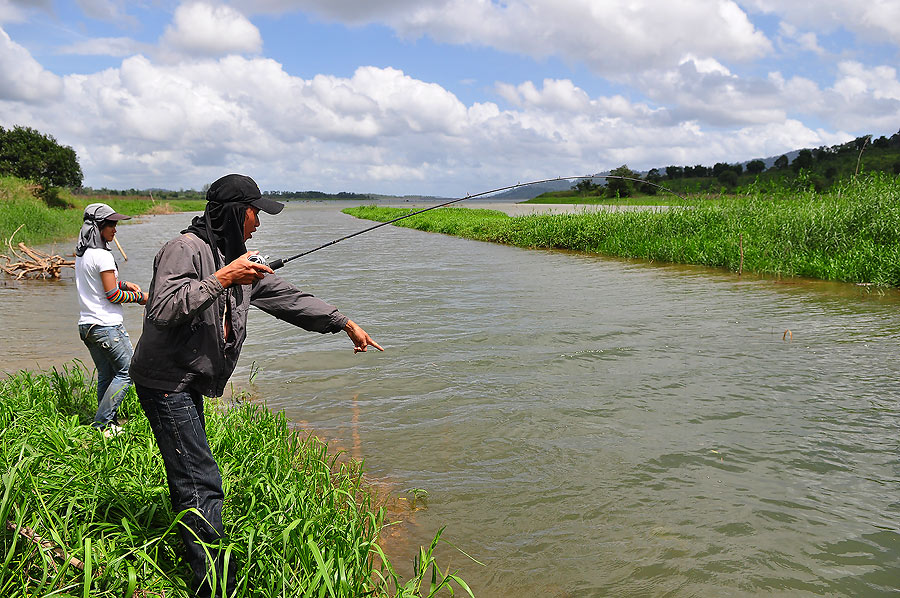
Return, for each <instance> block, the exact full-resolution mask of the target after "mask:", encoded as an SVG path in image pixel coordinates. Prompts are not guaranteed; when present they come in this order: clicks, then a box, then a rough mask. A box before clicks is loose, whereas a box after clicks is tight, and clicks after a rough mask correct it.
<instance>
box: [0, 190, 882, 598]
mask: <svg viewBox="0 0 900 598" xmlns="http://www.w3.org/2000/svg"><path fill="white" fill-rule="evenodd" d="M343 205H347V204H343ZM340 207H343V206H342V205H340V206H336V204H334V203H328V204H326V203H292V204H289V206H288V207H287V208H286V209H285V211H284V212H283V213H282V214H281V215H279V216H277V217H272V216H267V215H265V214H263V215H262V225H261V227H260V230H259V231H258V232H257V234H256V235H255V237H254V239H252V240H251V241H250V242H249V243H248V246H249V247H251V248H258V249H262V248H265V251H264V252H265V253H267V254H269V255H270V256H272V257H284V256H287V255H291V254H293V253H297V252H299V251H302V250H304V249H308V248H312V247H314V246H317V245H319V244H321V243H324V242H326V241H329V240H332V239H334V238H337V237H340V236H343V235H345V234H349V233H351V232H354V231H356V230H359V229H361V228H364V227H366V226H367V225H369V224H370V223H368V222H365V221H360V220H356V219H354V218H351V217H349V216H346V215H343V214H341V213H340V212H339V209H340ZM188 220H189V217H188V215H185V214H180V215H172V216H157V217H153V218H150V219H146V220H144V221H143V222H138V223H135V224H129V225H127V226H125V225H123V226H120V227H119V239H120V241H121V242H122V245H123V247H124V248H125V250H126V251H127V252H128V256H129V261H127V262H124V261H123V260H122V259H121V258H120V257H119V264H120V269H121V273H122V276H123V277H124V278H128V279H129V280H134V281H136V282H138V283H139V284H141V285H142V286H144V287H145V288H146V286H147V284H148V283H149V277H150V264H151V261H152V256H153V255H154V254H155V252H156V251H157V249H158V248H159V246H160V244H161V243H162V242H164V241H165V240H167V239H168V238H170V237H171V236H172V235H173V234H174V233H176V232H177V231H178V230H180V229H181V228H183V227H184V226H185V225H186V224H187V222H188ZM66 251H69V248H68V247H66ZM279 274H281V275H283V276H284V277H285V278H287V279H288V280H290V281H292V282H294V283H295V284H297V285H298V286H300V287H301V288H302V289H304V290H307V291H309V292H312V293H313V294H315V295H317V296H319V297H322V298H324V299H326V300H328V301H329V302H331V303H334V304H335V305H337V306H338V307H339V308H340V309H341V310H342V311H344V312H345V313H346V314H348V315H349V316H350V317H351V318H353V319H354V320H355V321H356V322H358V323H359V324H360V325H362V326H363V327H364V328H365V329H366V330H367V331H368V332H369V333H370V334H371V335H372V337H373V338H374V339H375V340H376V341H377V342H379V343H380V344H382V345H383V346H384V347H385V349H386V351H385V352H384V353H378V352H372V351H370V352H368V353H366V354H360V355H354V354H353V352H352V347H351V345H350V343H349V340H348V339H347V337H346V336H345V335H334V336H332V335H328V336H321V335H317V334H312V333H306V332H303V331H299V330H296V329H293V328H291V327H290V326H289V325H287V324H284V323H283V322H280V321H278V320H275V319H274V318H271V317H269V316H268V315H266V314H264V313H262V312H259V311H257V310H253V311H252V312H251V316H250V320H251V321H250V324H249V330H250V333H249V338H248V341H247V343H246V345H245V348H244V352H243V355H242V357H241V361H240V363H239V366H238V370H237V371H236V373H235V377H234V382H235V386H236V387H237V388H241V389H249V390H251V391H252V392H254V393H255V394H256V395H258V396H259V397H260V399H261V400H265V401H266V402H267V404H268V406H269V407H270V408H271V409H276V410H278V409H283V410H284V411H285V412H286V413H287V415H288V416H289V417H290V418H291V419H293V420H294V421H296V422H298V423H299V424H300V425H303V426H305V427H308V428H309V429H311V430H315V431H317V432H318V433H319V434H321V435H322V436H323V437H325V438H327V439H329V441H330V442H331V443H332V445H333V446H334V447H336V448H337V447H340V448H343V449H345V450H347V452H348V453H350V454H352V455H354V456H356V457H358V458H363V459H365V464H366V471H367V472H368V475H369V476H370V477H371V478H372V479H373V480H375V481H376V482H377V483H379V484H380V485H383V486H384V487H385V488H388V489H389V492H392V493H393V495H394V497H395V498H396V497H404V498H412V494H407V493H404V492H403V491H404V490H407V489H412V488H415V489H422V490H424V491H427V499H426V500H425V501H424V502H422V501H419V502H418V503H417V505H416V508H415V509H413V508H412V506H411V505H410V507H408V508H407V509H406V511H407V512H406V513H405V514H404V516H403V520H404V522H403V523H401V524H400V525H399V526H397V528H395V530H394V533H393V534H392V540H391V541H390V542H389V546H388V549H389V552H390V553H392V554H393V555H394V560H395V563H396V564H397V566H398V568H399V571H400V573H401V574H403V575H404V576H408V575H409V574H410V573H411V562H412V554H413V552H414V550H415V548H416V547H417V546H418V545H419V544H424V543H427V542H428V541H429V540H430V539H431V537H433V535H434V534H435V532H436V531H437V530H438V529H439V528H440V527H441V526H446V530H445V532H444V538H446V539H447V540H449V541H450V542H452V544H453V545H455V546H456V547H458V548H459V549H461V550H464V551H465V552H466V553H468V554H470V555H471V556H472V557H474V558H476V559H478V561H480V562H481V563H483V565H479V564H476V563H474V562H472V561H471V560H469V559H468V558H466V557H465V556H463V555H462V554H461V553H459V552H457V551H456V550H455V549H453V548H452V547H450V546H449V545H443V547H442V549H441V551H440V555H441V559H442V562H443V563H444V564H449V566H450V568H451V570H454V571H458V572H459V574H460V575H461V576H462V577H463V578H464V579H466V580H467V582H468V583H469V584H470V585H471V586H472V588H473V590H474V591H475V594H476V596H478V597H480V598H482V597H483V598H494V597H501V596H548V597H570V596H571V597H575V596H579V597H580V596H610V597H617V598H618V597H640V596H671V597H718V596H724V595H728V596H788V595H789V596H810V597H812V596H825V595H827V596H848V597H850V596H852V597H863V596H887V595H897V592H898V591H900V573H898V572H900V460H898V455H900V447H898V443H900V417H898V416H900V405H898V397H900V392H898V385H900V363H898V356H900V309H898V307H900V293H897V292H896V291H887V292H881V291H870V290H868V289H865V288H861V287H857V286H853V285H843V284H829V283H822V282H814V281H801V280H774V279H767V278H761V277H754V276H746V275H745V276H743V277H738V276H736V275H733V274H730V273H725V272H720V271H715V270H709V269H704V268H695V267H685V266H666V265H658V264H649V263H644V262H638V261H630V260H619V259H610V258H603V257H597V256H588V255H581V254H576V253H570V252H561V251H540V250H523V249H517V248H512V247H506V246H501V245H492V244H487V243H480V242H475V241H469V240H464V239H459V238H454V237H448V236H443V235H435V234H429V233H423V232H419V231H413V230H408V229H401V228H395V227H384V228H382V229H379V230H378V231H375V232H372V233H370V234H368V235H365V236H361V237H358V238H354V239H351V240H348V241H346V242H343V243H340V244H338V245H336V246H334V247H331V248H328V249H325V250H323V251H320V252H317V253H315V254H312V255H310V256H308V257H306V258H303V259H301V260H297V261H296V262H292V263H290V264H289V265H287V266H285V268H284V269H283V270H281V271H280V272H279ZM126 313H127V316H126V325H127V327H128V329H129V331H130V332H131V333H132V339H133V340H136V339H137V338H138V336H139V333H140V308H138V307H136V306H127V308H126ZM76 314H77V302H76V299H75V285H74V279H73V278H71V277H70V276H67V277H66V278H64V279H63V280H61V281H58V282H45V281H38V282H19V283H16V282H12V281H9V280H8V279H6V280H4V281H2V282H0V320H2V323H3V329H4V334H3V336H2V341H0V351H2V353H3V354H4V356H5V357H4V368H3V369H5V370H7V371H11V370H15V369H18V368H21V367H29V368H34V367H49V366H51V365H58V364H60V363H64V362H65V361H66V360H70V359H72V358H79V359H81V360H82V361H84V362H85V363H87V364H90V363H91V362H90V358H89V356H88V354H87V351H86V349H84V347H83V346H82V345H81V344H80V341H79V340H78V336H77V331H76V327H75V320H76V317H77V316H76ZM256 366H258V367H259V373H258V375H256V376H255V378H254V381H253V384H250V382H249V379H250V376H251V371H253V370H254V369H255V367H256ZM410 502H411V501H406V502H405V503H404V502H403V501H396V504H409V503H410Z"/></svg>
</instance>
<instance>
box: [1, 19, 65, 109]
mask: <svg viewBox="0 0 900 598" xmlns="http://www.w3.org/2000/svg"><path fill="white" fill-rule="evenodd" d="M61 89H62V83H61V81H60V78H59V77H57V76H56V75H54V74H53V73H51V72H49V71H47V70H45V69H44V67H42V66H41V65H40V64H39V63H38V62H37V61H36V60H35V59H34V58H33V57H32V56H31V54H30V53H29V52H28V50H26V49H25V48H23V47H22V46H20V45H19V44H17V43H15V42H14V41H12V40H11V39H10V37H9V35H7V33H6V31H4V30H2V29H0V99H5V100H27V101H33V102H46V101H51V100H53V99H54V98H55V97H56V96H57V95H58V94H59V92H60V90H61Z"/></svg>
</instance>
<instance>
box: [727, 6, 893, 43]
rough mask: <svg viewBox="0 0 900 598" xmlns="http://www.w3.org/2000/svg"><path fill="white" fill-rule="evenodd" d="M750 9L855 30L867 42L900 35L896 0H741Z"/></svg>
mask: <svg viewBox="0 0 900 598" xmlns="http://www.w3.org/2000/svg"><path fill="white" fill-rule="evenodd" d="M741 3H742V4H743V5H744V6H747V7H748V9H749V10H753V11H758V12H762V13H767V14H775V15H778V16H780V17H782V18H783V19H784V20H785V21H788V22H789V23H790V24H792V25H793V26H795V27H803V28H805V29H821V30H823V31H834V30H837V29H840V28H844V29H847V30H849V31H852V32H853V33H855V34H856V35H857V36H858V37H859V38H860V39H864V40H866V41H867V42H869V43H871V42H887V43H896V42H897V39H898V38H900V2H897V1H896V0H867V1H866V2H848V1H847V0H817V1H816V2H785V1H784V0H741Z"/></svg>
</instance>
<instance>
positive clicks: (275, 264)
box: [247, 253, 284, 270]
mask: <svg viewBox="0 0 900 598" xmlns="http://www.w3.org/2000/svg"><path fill="white" fill-rule="evenodd" d="M247 259H248V260H249V261H251V262H253V263H254V264H262V265H263V266H268V267H270V268H272V269H273V270H277V269H278V268H280V267H282V266H283V265H284V260H282V259H277V260H272V261H269V256H267V255H263V254H261V253H253V254H250V255H248V256H247Z"/></svg>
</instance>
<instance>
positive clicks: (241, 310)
mask: <svg viewBox="0 0 900 598" xmlns="http://www.w3.org/2000/svg"><path fill="white" fill-rule="evenodd" d="M219 255H220V256H221V253H220V254H219ZM215 270H216V267H215V263H214V262H213V254H212V250H211V249H210V247H209V245H207V244H206V243H205V242H204V241H203V240H202V239H200V238H199V237H197V236H195V235H193V234H192V233H186V234H183V235H181V236H180V237H176V238H175V239H172V240H171V241H169V242H168V243H166V244H165V245H163V247H162V249H160V250H159V253H157V254H156V259H155V260H154V261H153V281H152V282H151V283H150V296H149V299H148V300H147V306H146V308H145V311H144V328H143V332H142V333H141V338H140V340H139V341H138V343H137V346H136V347H135V351H134V357H133V358H132V360H131V371H130V373H131V379H132V380H134V382H135V383H137V384H140V385H141V386H147V387H150V388H155V389H158V390H163V391H168V392H180V391H183V390H187V389H191V390H195V391H198V392H201V393H203V394H204V395H206V396H209V397H218V396H222V393H223V392H224V391H225V385H226V384H227V383H228V379H229V378H230V377H231V374H232V372H234V367H235V365H236V364H237V360H238V356H239V355H240V352H241V346H242V345H243V344H244V339H245V338H246V336H247V313H248V312H249V310H250V305H251V304H252V305H254V306H256V307H258V308H259V309H261V310H263V311H264V312H267V313H269V314H271V315H273V316H275V317H276V318H279V319H281V320H284V321H285V322H288V323H290V324H293V325H295V326H299V327H300V328H303V329H305V330H309V331H312V332H321V333H325V332H340V331H341V330H343V328H344V326H345V325H346V323H347V316H345V315H343V314H342V313H341V312H339V311H338V310H337V308H336V307H334V306H333V305H329V304H328V303H325V302H324V301H322V300H321V299H316V298H315V297H313V296H312V295H310V294H307V293H304V292H302V291H301V290H300V289H298V288H297V287H295V286H294V285H292V284H290V283H288V282H286V281H285V280H284V279H282V278H280V277H279V276H277V275H275V274H267V275H266V277H265V278H263V279H262V280H260V281H257V282H256V283H254V284H252V285H234V286H231V287H229V288H228V289H224V288H223V287H222V285H221V284H220V283H219V280H218V279H217V278H216V277H215V276H214V275H213V273H214V272H215ZM226 301H228V304H229V306H230V309H231V313H232V317H231V325H232V336H231V338H229V340H228V342H227V343H226V341H225V338H224V327H223V322H222V314H223V313H224V309H225V302H226Z"/></svg>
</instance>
